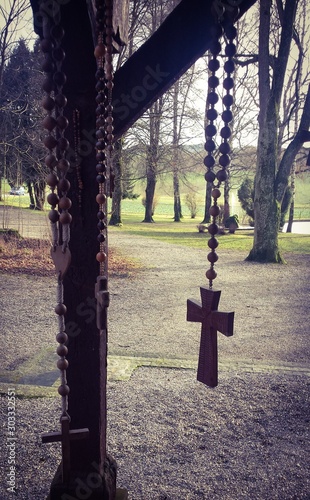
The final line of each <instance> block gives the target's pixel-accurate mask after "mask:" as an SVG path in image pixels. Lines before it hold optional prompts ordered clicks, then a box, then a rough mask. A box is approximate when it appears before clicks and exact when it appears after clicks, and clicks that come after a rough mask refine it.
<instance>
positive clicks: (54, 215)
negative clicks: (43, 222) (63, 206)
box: [48, 210, 59, 224]
mask: <svg viewBox="0 0 310 500" xmlns="http://www.w3.org/2000/svg"><path fill="white" fill-rule="evenodd" d="M48 218H49V220H50V221H51V222H53V223H54V224H55V223H56V222H58V221H59V212H58V210H50V211H49V213H48Z"/></svg>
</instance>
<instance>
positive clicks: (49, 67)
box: [41, 57, 55, 73]
mask: <svg viewBox="0 0 310 500" xmlns="http://www.w3.org/2000/svg"><path fill="white" fill-rule="evenodd" d="M41 69H42V71H44V73H53V71H54V70H55V64H54V63H53V61H52V59H50V57H47V58H46V59H45V61H43V63H42V65H41Z"/></svg>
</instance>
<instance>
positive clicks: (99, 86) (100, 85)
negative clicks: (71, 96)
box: [95, 80, 105, 92]
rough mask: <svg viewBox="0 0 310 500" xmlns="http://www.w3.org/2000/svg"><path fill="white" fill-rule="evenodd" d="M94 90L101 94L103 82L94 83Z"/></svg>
mask: <svg viewBox="0 0 310 500" xmlns="http://www.w3.org/2000/svg"><path fill="white" fill-rule="evenodd" d="M95 88H96V91H97V92H102V91H104V89H105V83H104V81H102V80H99V81H98V82H97V83H96V87H95Z"/></svg>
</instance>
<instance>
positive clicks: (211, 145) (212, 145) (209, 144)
mask: <svg viewBox="0 0 310 500" xmlns="http://www.w3.org/2000/svg"><path fill="white" fill-rule="evenodd" d="M215 148H216V144H215V142H214V141H213V139H207V140H206V142H205V150H206V151H208V153H212V151H214V150H215Z"/></svg>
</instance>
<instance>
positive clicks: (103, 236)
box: [97, 233, 105, 243]
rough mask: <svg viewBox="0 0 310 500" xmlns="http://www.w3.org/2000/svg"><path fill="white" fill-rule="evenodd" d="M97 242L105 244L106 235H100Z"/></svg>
mask: <svg viewBox="0 0 310 500" xmlns="http://www.w3.org/2000/svg"><path fill="white" fill-rule="evenodd" d="M97 240H98V241H99V243H104V242H105V235H104V234H103V233H100V234H98V236H97Z"/></svg>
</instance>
